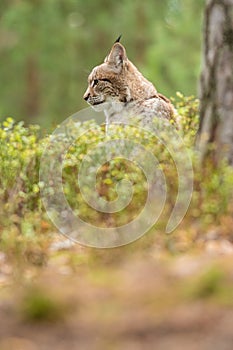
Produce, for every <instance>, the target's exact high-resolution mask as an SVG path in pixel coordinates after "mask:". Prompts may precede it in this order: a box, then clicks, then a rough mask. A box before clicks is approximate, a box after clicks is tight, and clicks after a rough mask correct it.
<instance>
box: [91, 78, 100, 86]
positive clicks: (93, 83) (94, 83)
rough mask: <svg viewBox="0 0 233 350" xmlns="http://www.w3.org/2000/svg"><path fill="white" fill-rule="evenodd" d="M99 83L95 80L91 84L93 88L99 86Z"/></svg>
mask: <svg viewBox="0 0 233 350" xmlns="http://www.w3.org/2000/svg"><path fill="white" fill-rule="evenodd" d="M98 82H99V80H98V79H94V80H93V81H92V83H91V87H94V86H95V85H97V84H98Z"/></svg>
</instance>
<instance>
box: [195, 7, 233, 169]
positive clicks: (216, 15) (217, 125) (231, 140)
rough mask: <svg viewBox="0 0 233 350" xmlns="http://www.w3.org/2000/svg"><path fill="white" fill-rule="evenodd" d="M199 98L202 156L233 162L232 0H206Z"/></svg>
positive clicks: (199, 138) (199, 144)
mask: <svg viewBox="0 0 233 350" xmlns="http://www.w3.org/2000/svg"><path fill="white" fill-rule="evenodd" d="M200 101H201V105H200V118H201V120H200V128H199V134H198V140H197V141H198V147H199V150H200V152H201V157H202V159H204V158H206V157H211V158H212V159H213V160H214V161H215V162H216V163H218V162H219V160H221V159H223V158H224V157H226V158H227V159H228V161H229V163H230V164H232V165H233V0H208V1H207V4H206V10H205V26H204V57H203V67H202V75H201V80H200ZM213 142H214V144H213ZM211 144H212V147H211V146H210V145H211Z"/></svg>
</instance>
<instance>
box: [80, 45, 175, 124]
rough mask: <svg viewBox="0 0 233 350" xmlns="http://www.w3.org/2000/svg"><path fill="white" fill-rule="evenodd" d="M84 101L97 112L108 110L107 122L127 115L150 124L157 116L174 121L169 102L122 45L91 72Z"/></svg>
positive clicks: (115, 46) (115, 47)
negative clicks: (137, 117)
mask: <svg viewBox="0 0 233 350" xmlns="http://www.w3.org/2000/svg"><path fill="white" fill-rule="evenodd" d="M83 98H84V99H85V100H86V101H87V103H88V104H89V105H91V106H92V107H93V108H94V109H95V110H97V111H104V113H105V115H106V119H107V123H108V122H109V121H111V120H112V121H121V119H122V118H123V117H122V116H123V115H124V118H125V116H127V115H137V116H140V117H142V118H143V119H144V120H145V121H146V120H147V121H148V120H151V119H153V118H154V117H157V118H166V119H170V118H171V117H172V116H173V114H174V109H173V106H172V104H171V102H170V101H169V99H168V98H166V97H165V96H163V95H162V94H160V93H158V92H157V90H156V88H155V87H154V85H153V84H152V83H151V82H150V81H148V80H147V79H146V78H145V77H144V76H143V75H142V74H141V73H140V72H139V71H138V69H137V68H136V67H135V66H134V64H133V63H132V62H131V61H130V60H129V59H128V58H127V54H126V50H125V48H124V46H123V45H122V44H121V43H119V42H116V43H115V44H114V45H113V47H112V49H111V51H110V53H109V55H108V56H107V57H106V58H105V60H104V63H102V64H100V65H99V66H96V67H95V68H94V69H93V70H92V72H91V73H90V75H89V77H88V88H87V90H86V92H85V94H84V96H83Z"/></svg>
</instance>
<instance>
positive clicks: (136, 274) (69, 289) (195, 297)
mask: <svg viewBox="0 0 233 350" xmlns="http://www.w3.org/2000/svg"><path fill="white" fill-rule="evenodd" d="M133 247H134V246H133V245H131V247H129V248H127V249H125V248H119V249H115V250H98V251H93V250H90V249H87V248H82V247H80V246H78V245H75V246H73V247H70V248H67V249H63V250H60V249H59V248H57V247H56V248H55V249H54V250H53V251H51V252H50V254H49V258H48V260H47V261H46V263H45V264H44V265H43V264H42V266H40V267H38V266H35V264H34V265H30V266H29V265H28V264H23V263H21V264H18V266H17V264H16V263H15V262H9V261H8V260H7V259H6V257H5V256H4V254H3V253H0V322H1V326H0V350H51V349H56V350H65V349H69V350H73V349H74V350H75V349H82V350H85V349H88V350H89V349H90V350H92V349H93V350H105V349H106V350H111V349H113V350H115V349H116V350H118V349H120V350H121V349H127V350H131V349H132V350H138V349H148V350H151V349H156V350H170V349H172V350H182V349H188V350H228V349H229V350H232V349H233V272H232V266H233V249H232V248H233V247H232V246H231V244H230V243H229V242H227V241H211V242H208V244H206V245H205V246H204V247H203V248H202V249H201V250H199V251H198V252H192V253H189V254H187V253H183V254H176V255H175V256H171V254H168V253H166V252H162V251H157V250H156V249H154V248H152V249H148V250H147V251H145V250H144V251H143V252H142V251H140V249H138V247H137V248H136V249H135V250H136V251H133ZM122 249H123V252H124V253H122ZM38 295H39V299H40V300H41V298H42V299H43V297H44V296H46V298H49V300H50V301H49V302H48V304H45V306H43V305H42V306H39V307H38V298H37V299H36V297H35V296H38ZM36 300H37V301H36ZM51 305H52V306H51ZM43 308H44V309H43ZM38 309H39V310H41V309H42V310H44V313H42V315H41V314H40V313H39V314H38ZM36 310H37V311H36Z"/></svg>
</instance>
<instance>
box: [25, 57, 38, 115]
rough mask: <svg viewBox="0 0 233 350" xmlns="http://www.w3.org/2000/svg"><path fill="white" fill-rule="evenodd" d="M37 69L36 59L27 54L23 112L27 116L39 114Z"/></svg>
mask: <svg viewBox="0 0 233 350" xmlns="http://www.w3.org/2000/svg"><path fill="white" fill-rule="evenodd" d="M39 94H40V86H39V71H38V65H37V60H36V58H35V57H33V56H29V57H28V59H27V63H26V96H25V108H24V109H25V114H26V116H27V117H30V118H35V117H37V116H38V114H39V106H40V101H39Z"/></svg>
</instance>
